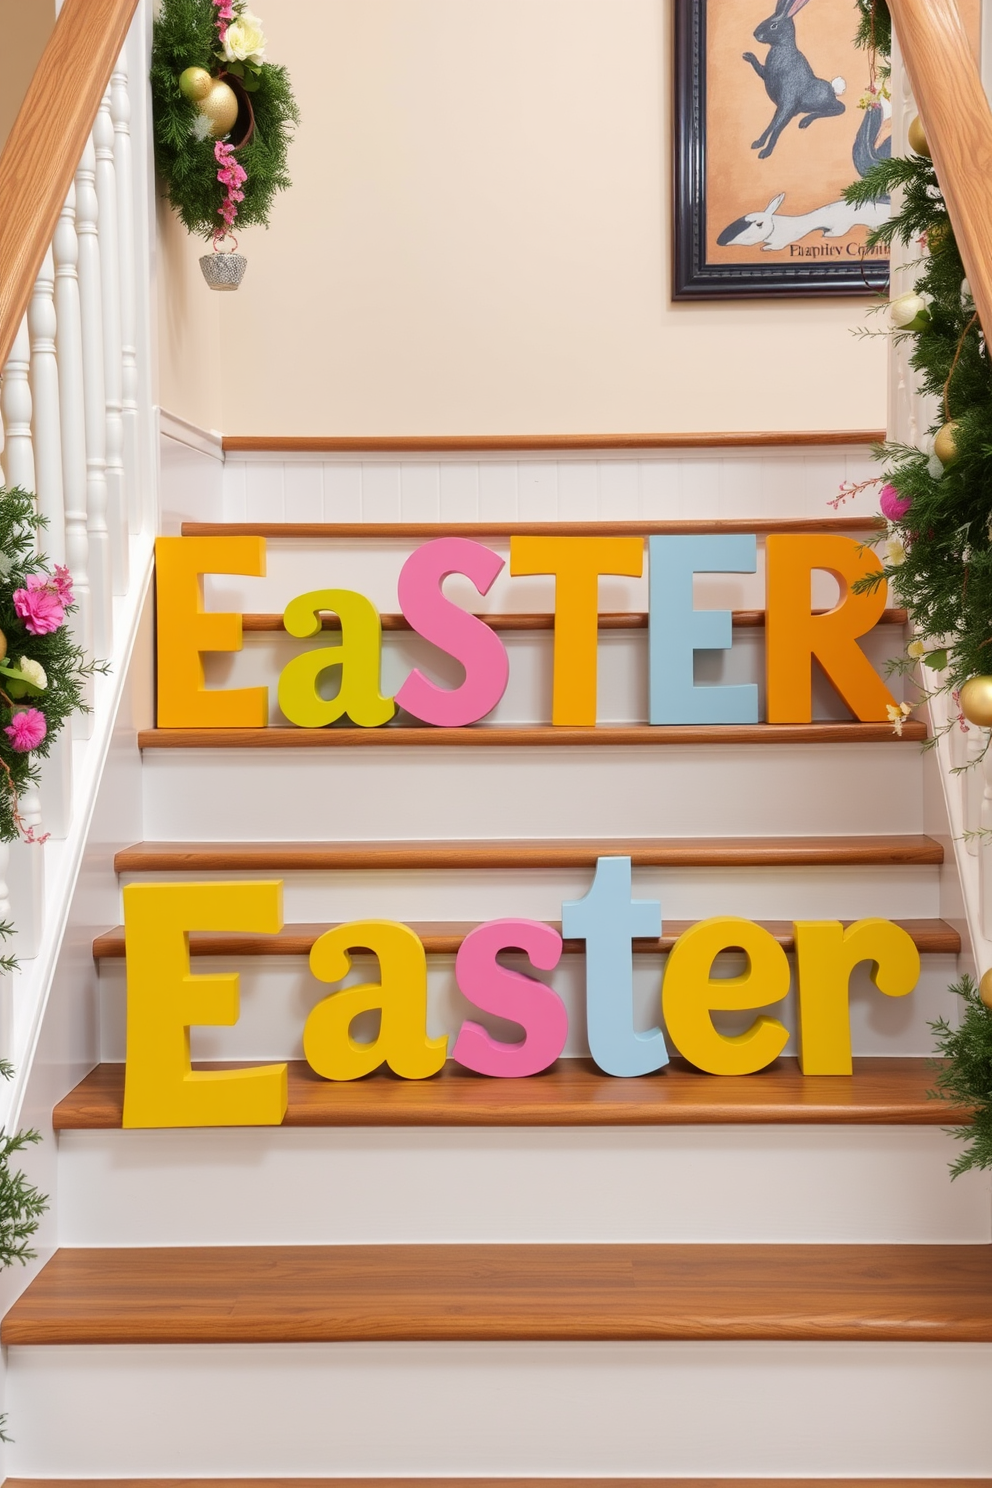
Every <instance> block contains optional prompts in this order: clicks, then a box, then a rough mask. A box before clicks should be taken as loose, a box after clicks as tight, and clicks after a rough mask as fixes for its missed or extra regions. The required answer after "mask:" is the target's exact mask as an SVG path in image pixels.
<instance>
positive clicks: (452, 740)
mask: <svg viewBox="0 0 992 1488" xmlns="http://www.w3.org/2000/svg"><path fill="white" fill-rule="evenodd" d="M926 737H927V729H926V724H925V723H923V722H922V721H920V720H918V719H915V718H908V719H907V720H906V721H905V723H904V724H903V726H902V733H901V735H898V736H897V735H896V734H895V732H894V731H893V728H892V725H891V724H890V723H754V724H733V723H728V724H699V725H697V724H670V725H664V724H662V725H652V724H634V725H631V726H630V727H626V726H622V727H620V726H618V727H602V728H600V727H591V728H569V727H563V726H560V725H559V726H556V725H552V724H537V725H533V726H531V725H527V726H524V727H522V728H504V727H501V726H498V725H495V724H494V725H485V724H482V725H473V726H471V727H468V728H431V727H429V726H427V725H423V726H420V727H417V728H408V727H406V726H404V725H394V724H384V725H383V726H382V727H381V728H353V727H351V726H344V727H338V726H337V725H333V726H331V727H329V728H317V729H309V728H166V729H163V728H150V729H141V730H140V731H139V733H138V747H139V749H354V748H366V749H370V748H371V749H374V748H382V747H388V746H390V745H392V746H394V747H396V746H406V747H407V748H416V749H422V748H427V749H439V748H450V747H454V748H460V749H473V748H474V749H479V748H482V749H486V748H489V749H506V748H508V747H509V748H523V749H529V748H535V747H537V748H552V749H568V748H572V747H574V746H576V745H585V746H593V747H599V748H604V747H605V748H610V747H613V748H616V747H618V746H620V747H623V746H627V747H630V746H635V747H640V748H644V747H647V748H663V747H664V746H665V745H678V746H683V747H684V746H686V745H704V744H713V745H727V744H899V743H902V744H918V743H920V742H921V741H922V740H923V739H925V738H926Z"/></svg>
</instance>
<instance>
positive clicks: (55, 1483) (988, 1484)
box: [3, 1477, 992, 1488]
mask: <svg viewBox="0 0 992 1488" xmlns="http://www.w3.org/2000/svg"><path fill="white" fill-rule="evenodd" d="M3 1488H992V1478H438V1477H429V1478H244V1477H238V1478H5V1479H4V1484H3Z"/></svg>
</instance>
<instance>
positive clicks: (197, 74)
mask: <svg viewBox="0 0 992 1488" xmlns="http://www.w3.org/2000/svg"><path fill="white" fill-rule="evenodd" d="M213 85H214V80H213V78H212V77H211V76H210V74H209V72H208V71H207V69H206V68H205V67H187V68H186V71H185V72H181V73H180V74H179V91H180V93H181V94H182V95H183V97H184V98H188V99H189V101H190V103H202V102H203V100H204V99H205V98H206V96H207V94H208V93H209V92H210V89H211V88H212V87H213Z"/></svg>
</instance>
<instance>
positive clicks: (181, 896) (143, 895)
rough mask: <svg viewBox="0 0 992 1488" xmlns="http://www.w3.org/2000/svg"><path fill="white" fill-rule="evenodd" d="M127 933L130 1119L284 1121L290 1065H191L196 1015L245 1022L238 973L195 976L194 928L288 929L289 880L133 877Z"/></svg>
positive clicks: (203, 1020) (159, 1122)
mask: <svg viewBox="0 0 992 1488" xmlns="http://www.w3.org/2000/svg"><path fill="white" fill-rule="evenodd" d="M124 929H125V934H126V939H127V1068H126V1073H125V1076H124V1125H125V1126H126V1127H132V1126H278V1125H279V1124H280V1122H281V1121H282V1119H283V1117H284V1116H285V1114H286V1101H287V1096H286V1066H285V1065H284V1064H267V1065H260V1066H258V1067H256V1068H255V1069H240V1070H218V1071H213V1070H211V1071H206V1070H197V1071H195V1072H194V1071H193V1070H192V1069H191V1068H190V1058H189V1030H190V1025H191V1024H193V1023H198V1024H211V1025H220V1026H222V1027H228V1028H229V1027H232V1026H233V1025H234V1024H235V1023H236V1022H237V1021H238V978H237V975H236V974H235V973H233V972H225V973H222V974H220V975H213V976H193V975H191V973H190V969H189V932H190V930H245V931H248V930H250V931H251V932H252V933H253V934H256V935H257V934H258V933H259V932H261V933H263V934H266V935H275V934H276V933H277V931H279V930H281V929H282V884H281V883H279V882H278V881H276V882H267V881H262V882H256V883H193V884H186V883H182V884H179V883H168V884H129V885H128V886H127V888H125V890H124Z"/></svg>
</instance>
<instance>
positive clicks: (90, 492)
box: [76, 138, 113, 657]
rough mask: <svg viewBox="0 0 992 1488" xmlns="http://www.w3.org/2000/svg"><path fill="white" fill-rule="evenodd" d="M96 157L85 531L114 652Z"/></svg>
mask: <svg viewBox="0 0 992 1488" xmlns="http://www.w3.org/2000/svg"><path fill="white" fill-rule="evenodd" d="M98 220H99V206H98V203H97V195H96V151H95V149H94V148H93V140H92V138H90V139H89V140H87V142H86V148H85V149H84V151H83V158H82V160H81V161H80V163H79V169H78V170H77V171H76V237H77V239H78V241H79V308H80V314H81V317H82V332H83V337H82V339H83V410H84V413H85V428H86V531H87V534H88V536H89V544H90V559H89V567H90V593H91V595H92V606H93V646H94V650H95V651H96V654H97V656H98V657H107V656H109V655H110V650H111V629H112V616H113V575H112V568H111V557H110V532H109V530H108V528H107V398H106V392H105V389H104V375H103V306H102V299H103V293H102V286H101V269H100V236H99V229H98V226H97V223H98Z"/></svg>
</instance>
